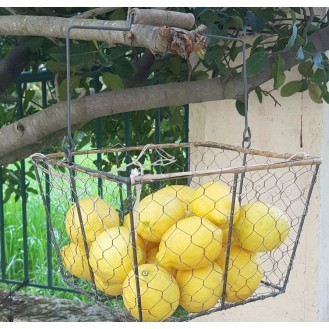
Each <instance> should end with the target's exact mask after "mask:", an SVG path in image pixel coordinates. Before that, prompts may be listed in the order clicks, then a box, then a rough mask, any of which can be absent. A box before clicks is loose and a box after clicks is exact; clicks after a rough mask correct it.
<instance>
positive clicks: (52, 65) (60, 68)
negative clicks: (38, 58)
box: [45, 60, 66, 73]
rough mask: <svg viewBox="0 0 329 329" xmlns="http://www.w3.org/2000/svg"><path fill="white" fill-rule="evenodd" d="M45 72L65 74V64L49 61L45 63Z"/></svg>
mask: <svg viewBox="0 0 329 329" xmlns="http://www.w3.org/2000/svg"><path fill="white" fill-rule="evenodd" d="M45 66H46V68H47V70H49V71H51V72H54V73H57V72H66V64H64V63H60V62H55V61H53V60H50V61H48V62H46V64H45Z"/></svg>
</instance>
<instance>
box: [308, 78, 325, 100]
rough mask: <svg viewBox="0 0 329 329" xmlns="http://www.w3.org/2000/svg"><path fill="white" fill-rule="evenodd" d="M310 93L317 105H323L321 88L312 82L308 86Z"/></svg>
mask: <svg viewBox="0 0 329 329" xmlns="http://www.w3.org/2000/svg"><path fill="white" fill-rule="evenodd" d="M308 92H309V95H310V97H311V99H312V101H313V102H315V103H317V104H322V103H323V100H322V98H321V88H320V87H319V86H318V85H317V84H315V83H312V82H311V83H310V84H309V86H308Z"/></svg>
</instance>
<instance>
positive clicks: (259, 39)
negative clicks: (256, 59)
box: [251, 34, 269, 51]
mask: <svg viewBox="0 0 329 329" xmlns="http://www.w3.org/2000/svg"><path fill="white" fill-rule="evenodd" d="M268 38H269V36H266V35H263V34H261V35H259V36H258V37H257V38H256V39H255V41H254V43H253V44H252V47H251V51H253V50H254V48H256V47H257V46H258V45H259V44H260V43H261V42H263V41H264V40H266V39H268Z"/></svg>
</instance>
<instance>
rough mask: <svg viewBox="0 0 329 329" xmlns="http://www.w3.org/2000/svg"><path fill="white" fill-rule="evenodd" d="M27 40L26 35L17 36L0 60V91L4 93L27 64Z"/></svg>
mask: <svg viewBox="0 0 329 329" xmlns="http://www.w3.org/2000/svg"><path fill="white" fill-rule="evenodd" d="M10 17H12V16H10ZM27 40H28V38H27V37H22V38H19V39H18V42H17V44H16V45H15V46H14V47H13V48H12V50H11V52H10V53H9V54H7V55H6V56H5V58H4V59H2V60H1V61H0V76H1V79H0V93H4V92H5V90H6V89H7V88H8V86H9V85H10V84H11V83H12V82H13V81H15V80H16V79H17V78H18V76H19V75H20V74H21V72H22V71H23V69H24V68H25V67H26V66H27V65H28V63H29V54H28V50H27V48H26V46H25V44H26V42H27Z"/></svg>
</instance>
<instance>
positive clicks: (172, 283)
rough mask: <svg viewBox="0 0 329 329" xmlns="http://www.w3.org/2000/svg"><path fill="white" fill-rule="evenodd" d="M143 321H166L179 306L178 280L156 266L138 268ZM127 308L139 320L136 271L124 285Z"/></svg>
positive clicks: (132, 272)
mask: <svg viewBox="0 0 329 329" xmlns="http://www.w3.org/2000/svg"><path fill="white" fill-rule="evenodd" d="M138 273H139V286H140V297H141V306H142V316H143V321H152V322H156V321H164V320H166V319H167V318H168V317H169V316H170V315H172V314H173V313H174V312H175V310H176V309H177V307H178V304H179V295H180V294H179V287H178V284H177V282H176V280H175V279H174V278H173V277H172V276H171V275H170V274H169V273H168V272H167V271H166V270H164V269H163V268H161V267H160V266H157V265H155V264H143V265H140V266H138ZM122 297H123V302H124V305H125V307H126V308H127V309H128V311H129V312H130V313H131V315H132V316H133V317H134V318H135V319H137V320H138V319H139V313H138V298H137V288H136V279H135V274H134V271H133V270H132V271H130V272H129V274H128V276H127V278H126V280H125V281H124V282H123V285H122Z"/></svg>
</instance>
